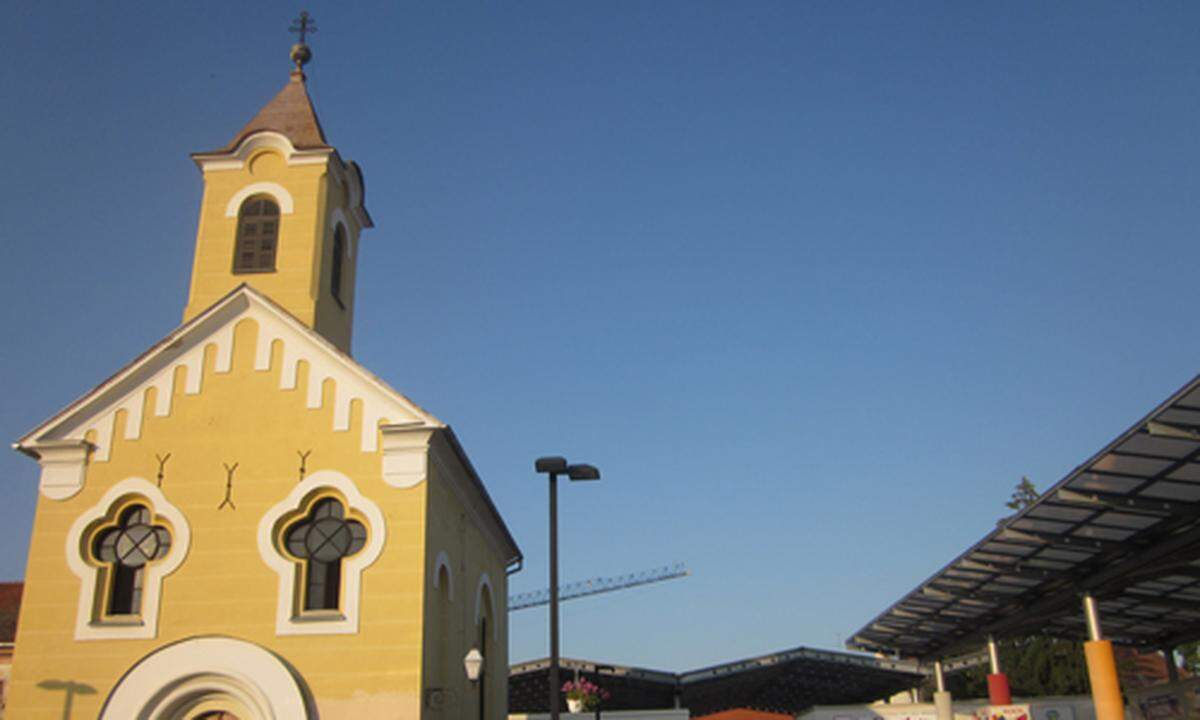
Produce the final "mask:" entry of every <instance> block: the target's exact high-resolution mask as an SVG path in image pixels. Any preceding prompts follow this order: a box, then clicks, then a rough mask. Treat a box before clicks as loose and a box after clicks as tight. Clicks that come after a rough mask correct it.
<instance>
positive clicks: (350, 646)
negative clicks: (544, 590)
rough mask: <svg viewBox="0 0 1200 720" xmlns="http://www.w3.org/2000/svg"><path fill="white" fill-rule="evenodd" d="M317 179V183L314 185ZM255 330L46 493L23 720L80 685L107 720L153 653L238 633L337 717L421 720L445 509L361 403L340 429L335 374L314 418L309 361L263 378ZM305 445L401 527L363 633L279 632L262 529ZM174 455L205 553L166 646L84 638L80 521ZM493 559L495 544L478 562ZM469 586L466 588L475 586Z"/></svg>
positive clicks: (36, 541) (170, 602)
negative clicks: (106, 704)
mask: <svg viewBox="0 0 1200 720" xmlns="http://www.w3.org/2000/svg"><path fill="white" fill-rule="evenodd" d="M313 182H314V186H315V185H316V183H317V181H316V179H315V178H314V181H313ZM298 212H299V209H298ZM256 334H257V324H256V323H255V322H254V321H253V320H245V319H243V320H242V321H241V322H240V323H239V324H238V325H237V327H236V330H235V335H234V346H233V367H232V370H231V371H230V372H228V373H215V372H213V369H212V368H213V359H214V357H213V356H214V352H213V348H212V347H209V348H208V352H207V353H206V358H205V364H204V370H203V373H204V375H203V383H202V389H201V392H200V393H199V394H196V395H187V394H185V393H184V391H183V387H184V383H182V382H176V384H175V388H176V391H175V392H176V395H175V397H174V398H173V401H172V406H171V412H170V414H169V415H168V416H166V417H157V416H155V414H154V413H153V412H150V411H149V410H147V411H146V412H145V413H144V414H143V416H144V421H143V422H144V425H143V428H142V433H141V437H140V438H139V439H137V440H126V439H124V433H123V432H122V425H123V422H124V419H123V418H122V417H120V416H119V417H118V419H117V428H116V432H114V433H113V446H112V451H111V456H110V458H109V460H108V461H106V462H100V461H95V460H93V461H92V462H90V464H89V466H88V467H87V473H86V485H85V487H84V488H83V490H82V491H80V492H79V493H78V494H77V495H75V496H74V497H71V498H69V499H67V500H63V501H55V500H49V499H47V498H45V497H40V498H39V502H38V507H37V511H36V517H35V519H34V529H33V536H32V539H31V543H30V551H29V561H28V570H27V576H26V586H25V596H24V600H23V603H22V608H21V617H20V623H19V630H18V637H17V642H16V647H17V650H16V657H15V663H14V668H13V677H12V683H11V688H10V695H9V716H10V717H19V718H29V719H35V718H54V719H55V720H59V719H60V718H62V717H63V708H64V703H65V701H66V691H65V690H63V689H62V688H63V687H64V685H63V684H64V683H74V684H76V687H77V688H79V689H81V692H76V693H74V696H73V698H72V702H73V704H74V715H73V717H95V716H96V713H97V712H98V711H99V709H100V707H101V705H102V703H103V701H104V699H105V698H106V696H107V695H108V693H109V692H110V691H111V689H112V688H113V687H114V685H115V683H116V682H117V681H118V679H119V678H120V677H121V675H122V674H123V673H124V672H125V671H126V670H128V669H129V668H130V667H131V666H132V665H134V663H136V662H137V661H138V660H139V659H141V658H143V657H144V656H146V655H147V654H149V653H150V652H152V651H153V650H155V649H156V648H160V647H162V646H164V645H166V644H169V643H171V642H173V641H176V640H180V639H183V638H188V637H193V636H197V635H205V634H220V635H226V636H230V637H234V638H238V639H241V640H245V641H248V642H251V643H255V644H258V645H260V646H262V647H265V648H268V649H270V650H272V651H274V652H275V653H277V654H278V655H280V656H282V657H283V658H284V659H286V661H287V662H288V663H290V664H291V665H292V666H293V667H294V668H295V669H296V671H297V672H298V673H299V674H300V675H301V676H302V677H303V679H304V682H305V683H307V685H308V687H309V688H310V689H311V691H312V693H313V695H314V696H315V697H316V700H317V704H318V707H319V710H320V717H321V718H323V719H324V720H336V719H337V718H351V717H353V718H354V719H355V720H371V719H373V718H396V717H405V718H408V717H413V718H415V717H418V714H419V712H420V711H419V707H420V705H421V701H420V698H421V683H422V677H421V668H422V663H423V661H424V651H423V646H422V640H423V636H422V632H423V630H422V624H423V618H424V613H425V607H424V601H423V595H424V590H425V581H426V578H427V577H428V576H429V572H428V569H427V566H428V557H427V556H428V552H427V550H426V523H425V518H426V509H427V507H428V508H429V509H430V510H432V511H434V512H440V510H437V509H436V507H435V506H431V505H430V504H429V503H428V501H427V498H426V494H427V492H428V488H429V487H430V483H428V482H426V483H421V484H418V485H417V486H415V487H411V488H407V489H397V488H395V487H392V486H389V485H387V484H385V483H384V482H383V481H382V479H381V468H380V454H379V453H378V452H363V451H362V449H361V446H360V442H359V438H360V429H359V422H360V414H359V410H358V407H357V403H356V405H355V407H354V408H353V409H352V421H351V427H350V429H349V430H348V431H344V432H334V431H333V430H332V429H331V427H332V412H333V410H332V407H331V405H332V402H331V399H332V396H333V395H332V393H333V382H334V381H332V380H328V381H326V384H325V386H324V391H325V401H324V402H323V404H322V407H321V408H319V409H307V408H306V407H305V391H304V388H305V386H306V382H305V381H306V376H307V373H308V368H307V366H305V365H302V366H301V368H300V371H299V372H300V382H298V383H297V388H298V389H296V390H280V389H279V368H280V364H281V363H280V354H281V352H282V350H281V348H280V347H278V346H276V347H275V348H274V353H273V357H272V366H271V369H270V370H266V371H255V370H254V368H253V365H254V350H255V339H256ZM176 372H180V373H185V372H186V369H184V368H177V369H176ZM154 393H155V390H154V389H150V390H148V391H147V392H146V398H145V402H146V404H147V407H148V408H149V407H153V402H154V397H153V395H154ZM305 450H311V451H312V454H311V455H310V456H309V458H308V461H307V465H308V470H309V471H310V472H312V471H316V470H322V469H333V470H337V471H339V472H341V473H344V474H345V475H347V476H349V477H350V478H351V479H352V480H353V481H354V483H355V484H356V485H357V487H358V490H359V491H360V492H361V493H362V494H364V495H366V496H367V497H368V498H370V499H372V500H373V501H374V502H375V503H376V504H377V505H378V506H379V508H380V509H381V510H382V511H383V514H384V516H385V518H386V524H387V539H386V545H385V547H384V548H383V551H382V553H381V554H380V556H379V558H378V559H377V560H376V561H375V563H374V564H373V565H371V566H370V567H368V568H367V569H366V570H365V571H364V572H363V575H362V600H361V616H360V620H361V624H360V631H359V633H358V634H356V635H327V636H284V637H280V636H277V635H276V633H275V612H276V593H277V582H278V577H277V576H276V574H275V573H274V572H272V571H271V570H270V569H269V568H268V567H267V565H265V564H264V562H263V560H262V558H261V557H260V554H259V551H258V549H257V543H256V534H257V527H258V523H259V520H260V519H261V518H262V516H263V515H264V513H265V512H266V511H267V509H268V508H270V507H271V506H273V505H275V504H276V503H278V502H279V501H280V500H282V499H283V498H284V497H285V496H286V495H287V494H288V492H289V491H290V490H291V489H292V488H293V487H294V486H295V484H296V482H297V478H298V470H299V462H300V461H299V458H298V456H297V452H298V451H305ZM168 452H169V453H170V454H171V458H170V460H169V461H168V463H167V465H166V469H165V479H164V481H163V484H162V491H163V493H164V494H165V495H166V498H167V500H168V501H169V502H170V503H172V504H173V505H174V506H176V507H177V508H178V509H179V510H180V511H181V512H182V513H183V514H184V516H185V517H186V518H187V521H188V523H189V525H190V527H191V546H190V549H189V551H188V553H187V556H186V558H185V559H184V561H183V563H182V565H180V566H179V568H178V569H177V570H176V571H175V572H174V573H173V574H171V575H169V576H167V577H166V578H165V579H164V580H163V585H162V599H161V613H160V616H159V631H158V637H156V638H154V639H149V640H90V641H77V640H75V639H74V633H75V613H76V605H77V601H78V597H79V593H80V581H79V579H78V577H77V576H76V575H74V574H73V573H72V572H71V571H70V570H69V569H68V566H67V563H66V557H65V549H64V543H65V538H66V534H67V531H68V528H69V527H70V526H71V524H72V523H73V522H74V521H75V520H76V518H77V517H78V516H79V515H80V514H81V513H82V512H83V511H84V510H85V509H89V508H91V507H92V506H93V505H95V504H96V503H97V502H98V500H99V499H100V497H101V496H102V495H103V494H104V492H105V491H106V490H107V489H108V488H110V487H111V486H112V485H113V484H114V483H116V482H118V481H120V480H122V479H124V478H128V477H131V476H137V477H142V478H146V479H148V480H150V481H152V482H153V481H154V477H155V474H156V471H157V469H158V463H157V461H156V459H155V454H156V453H158V454H165V453H168ZM234 462H236V463H238V469H237V471H236V475H235V480H234V486H233V501H234V502H235V503H236V506H237V508H236V510H231V509H228V508H227V509H224V510H218V509H217V506H218V504H219V503H220V502H221V500H222V498H223V496H224V492H225V471H224V470H223V468H222V463H229V464H233V463H234ZM468 524H469V523H468ZM467 543H468V545H470V544H472V542H471V541H470V540H468V541H467ZM482 554H483V551H482V550H481V549H477V550H473V551H470V552H468V553H467V555H468V557H469V556H479V555H482ZM500 574H501V575H502V571H501V573H500ZM493 579H495V575H493ZM457 587H458V588H465V587H466V583H463V584H460V585H458V586H457ZM496 590H497V592H503V591H502V590H501V589H500V587H496ZM460 592H461V591H460ZM471 592H472V593H473V592H474V587H472V588H471ZM472 602H473V598H472Z"/></svg>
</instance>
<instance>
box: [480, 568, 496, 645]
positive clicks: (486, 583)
mask: <svg viewBox="0 0 1200 720" xmlns="http://www.w3.org/2000/svg"><path fill="white" fill-rule="evenodd" d="M485 588H486V589H487V597H488V599H489V600H491V603H490V604H491V608H492V616H491V618H489V620H490V622H491V626H492V638H493V639H495V640H499V639H500V622H499V620H498V618H497V617H496V591H495V590H493V589H492V579H491V578H490V577H488V574H487V573H483V574H481V575H480V576H479V583H478V584H477V585H476V586H475V625H476V627H478V626H479V621H480V620H482V619H483V598H484V594H483V591H484V589H485Z"/></svg>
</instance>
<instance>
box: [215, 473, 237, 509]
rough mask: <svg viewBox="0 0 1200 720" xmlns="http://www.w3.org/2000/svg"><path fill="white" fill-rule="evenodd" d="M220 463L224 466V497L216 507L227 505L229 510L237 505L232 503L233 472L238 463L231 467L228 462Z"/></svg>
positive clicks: (220, 507) (221, 507)
mask: <svg viewBox="0 0 1200 720" xmlns="http://www.w3.org/2000/svg"><path fill="white" fill-rule="evenodd" d="M221 464H222V465H224V466H225V499H224V500H222V501H221V504H220V505H218V506H217V509H218V510H221V509H223V508H224V507H225V506H226V505H228V506H229V509H230V510H237V505H234V504H233V473H234V471H235V470H237V469H238V464H237V463H234V464H233V466H232V467H231V466H230V465H229V464H228V463H221Z"/></svg>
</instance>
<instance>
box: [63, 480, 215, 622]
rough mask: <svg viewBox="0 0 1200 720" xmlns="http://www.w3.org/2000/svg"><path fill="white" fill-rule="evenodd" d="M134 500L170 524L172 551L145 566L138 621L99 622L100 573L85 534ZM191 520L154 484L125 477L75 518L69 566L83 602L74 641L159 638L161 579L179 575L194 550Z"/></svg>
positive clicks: (77, 614)
mask: <svg viewBox="0 0 1200 720" xmlns="http://www.w3.org/2000/svg"><path fill="white" fill-rule="evenodd" d="M131 497H136V498H138V499H139V501H144V503H145V505H146V506H147V507H148V508H149V510H150V512H151V513H153V514H154V515H155V516H157V517H161V518H164V519H165V520H166V521H167V522H168V523H170V525H171V549H170V551H168V552H167V554H166V556H165V557H163V558H162V560H160V561H158V562H154V563H150V564H148V565H146V569H145V575H144V576H143V579H142V601H141V607H140V611H139V613H138V616H137V621H136V622H129V621H128V620H125V619H122V621H121V622H119V623H116V622H115V623H105V622H101V621H98V618H96V616H95V614H94V613H95V609H96V608H97V607H98V606H99V605H100V603H99V602H97V598H96V593H97V592H99V591H100V582H99V577H100V568H99V567H97V566H96V565H95V564H93V563H90V562H88V561H87V559H86V558H85V557H84V555H83V553H84V552H85V551H86V548H84V533H86V532H87V531H88V530H89V528H91V527H92V526H93V525H94V524H95V523H96V522H97V521H100V520H102V519H104V518H106V517H108V516H109V515H110V513H111V511H112V510H113V508H114V507H116V506H117V505H118V504H120V503H123V502H125V501H126V500H128V499H129V498H131ZM191 539H192V534H191V529H190V528H189V526H188V523H187V519H186V518H184V516H183V513H181V512H180V511H179V509H178V508H176V507H175V506H174V505H172V504H171V503H169V502H167V498H166V496H164V495H163V493H162V491H161V490H159V489H158V487H156V486H155V485H154V484H153V483H151V482H149V481H147V480H145V479H143V478H138V477H132V478H126V479H125V480H122V481H120V482H118V483H117V484H116V485H113V486H112V487H111V488H109V490H108V492H106V493H104V496H103V497H102V498H100V502H98V503H96V504H95V505H93V506H92V507H90V508H88V509H87V510H85V511H84V512H83V514H81V515H80V516H79V517H78V518H76V519H75V522H74V523H72V525H71V528H70V529H69V530H68V531H67V542H66V554H67V567H69V568H70V569H71V572H72V573H74V574H75V576H76V577H78V578H79V603H78V606H77V608H76V612H75V639H76V640H114V639H131V640H133V639H143V640H144V639H147V638H154V637H157V635H158V614H159V608H160V606H161V604H162V585H163V578H165V577H166V576H168V575H170V574H171V573H173V572H175V570H176V569H177V568H178V567H179V565H180V564H181V563H182V562H183V559H184V558H185V557H186V556H187V553H188V548H189V547H190V546H191Z"/></svg>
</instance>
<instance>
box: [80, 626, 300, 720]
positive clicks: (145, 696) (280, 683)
mask: <svg viewBox="0 0 1200 720" xmlns="http://www.w3.org/2000/svg"><path fill="white" fill-rule="evenodd" d="M301 682H302V681H301V680H299V679H298V678H297V677H296V676H295V675H293V673H292V672H291V671H290V670H289V669H288V666H287V665H286V664H285V663H284V662H283V661H282V660H280V659H279V657H277V656H276V655H274V654H273V653H271V652H270V651H268V650H266V649H264V648H262V647H259V646H258V645H253V644H251V643H248V642H245V641H242V640H235V639H233V638H226V637H198V638H191V639H188V640H183V641H181V642H177V643H174V644H171V645H167V646H166V647H163V648H160V649H158V650H155V651H154V652H152V653H150V654H149V655H147V656H146V657H144V658H142V659H141V660H139V661H138V663H137V664H136V665H134V666H133V667H132V668H131V669H130V670H129V672H127V673H125V675H124V677H122V678H121V679H120V681H119V682H118V683H117V686H116V687H115V688H113V690H112V693H110V694H109V696H108V699H107V700H105V702H104V707H103V708H101V710H100V715H99V719H100V720H129V718H155V719H156V720H157V719H158V718H177V717H192V716H193V715H194V714H195V713H197V712H203V711H204V710H208V709H209V707H208V706H207V705H206V703H207V702H212V701H213V700H214V699H215V700H216V701H217V703H218V706H219V708H220V709H222V710H226V711H234V714H236V715H238V717H242V716H243V715H242V714H243V713H244V715H245V717H253V718H271V719H273V720H284V719H285V718H286V719H287V720H292V719H293V718H294V719H295V720H308V719H309V718H315V717H316V712H315V710H313V708H312V707H311V703H309V702H308V700H307V695H306V693H305V689H304V687H302V686H301Z"/></svg>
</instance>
